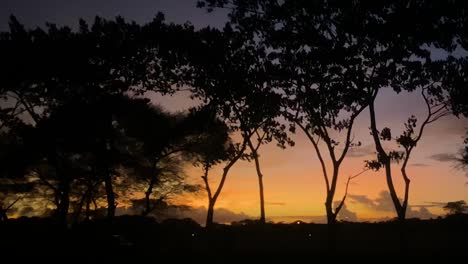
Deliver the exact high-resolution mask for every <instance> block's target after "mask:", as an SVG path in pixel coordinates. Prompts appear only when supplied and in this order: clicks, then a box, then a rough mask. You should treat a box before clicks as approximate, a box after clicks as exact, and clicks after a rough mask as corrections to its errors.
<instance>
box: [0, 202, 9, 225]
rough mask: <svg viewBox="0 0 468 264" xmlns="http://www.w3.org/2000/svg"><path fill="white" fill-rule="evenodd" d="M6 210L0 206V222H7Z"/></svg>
mask: <svg viewBox="0 0 468 264" xmlns="http://www.w3.org/2000/svg"><path fill="white" fill-rule="evenodd" d="M6 212H7V210H6V209H3V207H1V206H0V222H4V221H7V220H8V215H7V213H6Z"/></svg>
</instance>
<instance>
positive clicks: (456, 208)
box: [444, 200, 466, 215]
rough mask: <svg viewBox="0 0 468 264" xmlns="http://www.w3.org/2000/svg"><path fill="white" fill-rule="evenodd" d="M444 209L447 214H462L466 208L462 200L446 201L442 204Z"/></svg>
mask: <svg viewBox="0 0 468 264" xmlns="http://www.w3.org/2000/svg"><path fill="white" fill-rule="evenodd" d="M444 210H446V211H447V212H448V214H449V215H458V214H462V213H463V212H464V211H465V210H466V202H465V201H463V200H460V201H455V202H448V203H447V204H446V205H445V206H444Z"/></svg>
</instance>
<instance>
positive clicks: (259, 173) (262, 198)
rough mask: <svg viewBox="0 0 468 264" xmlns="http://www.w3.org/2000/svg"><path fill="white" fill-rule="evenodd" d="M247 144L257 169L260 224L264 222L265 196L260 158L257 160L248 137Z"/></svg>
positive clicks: (255, 152) (256, 152)
mask: <svg viewBox="0 0 468 264" xmlns="http://www.w3.org/2000/svg"><path fill="white" fill-rule="evenodd" d="M248 144H249V147H250V150H251V151H252V155H253V157H254V160H255V169H256V171H257V176H258V188H259V193H260V219H259V222H260V223H261V224H265V196H264V191H263V174H262V171H261V170H260V160H259V157H258V151H257V149H256V148H255V147H254V146H253V144H252V141H251V140H250V138H249V140H248ZM259 144H260V143H259Z"/></svg>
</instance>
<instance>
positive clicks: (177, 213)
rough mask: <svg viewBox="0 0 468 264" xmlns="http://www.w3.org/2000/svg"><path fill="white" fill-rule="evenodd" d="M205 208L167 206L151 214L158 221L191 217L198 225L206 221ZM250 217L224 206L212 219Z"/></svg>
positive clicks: (133, 211)
mask: <svg viewBox="0 0 468 264" xmlns="http://www.w3.org/2000/svg"><path fill="white" fill-rule="evenodd" d="M139 212H141V210H139V211H138V210H136V209H135V208H132V207H129V208H118V209H117V215H125V214H130V215H132V214H138V213H139ZM206 214H207V209H206V208H205V207H188V206H169V207H167V208H166V209H164V210H159V211H155V212H154V213H153V214H151V216H153V217H155V218H156V219H157V220H158V221H161V220H164V219H168V218H177V219H182V218H192V219H193V220H195V221H196V222H197V223H199V224H200V225H204V224H205V221H206ZM251 218H252V217H251V216H249V215H247V214H245V213H242V212H241V213H236V212H233V211H231V210H228V209H225V208H217V209H215V212H214V221H215V222H218V223H231V222H233V221H240V220H245V219H251Z"/></svg>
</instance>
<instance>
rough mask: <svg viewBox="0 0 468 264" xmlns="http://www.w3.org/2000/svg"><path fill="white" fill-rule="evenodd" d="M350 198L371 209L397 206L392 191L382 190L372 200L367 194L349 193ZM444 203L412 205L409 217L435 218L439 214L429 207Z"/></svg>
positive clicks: (378, 209)
mask: <svg viewBox="0 0 468 264" xmlns="http://www.w3.org/2000/svg"><path fill="white" fill-rule="evenodd" d="M349 198H350V199H352V200H353V201H355V202H357V203H360V204H363V205H364V206H367V207H368V208H369V209H371V210H375V211H380V212H394V211H395V207H394V205H393V202H392V199H391V197H390V193H389V192H388V191H381V192H380V193H379V196H378V197H377V198H376V199H374V200H372V199H370V198H368V197H367V196H365V195H349ZM441 204H442V203H438V202H437V203H435V202H433V203H429V204H427V205H410V206H408V208H407V210H406V217H407V218H420V219H430V218H435V217H437V215H435V214H433V213H431V212H430V211H429V209H427V208H428V207H439V206H440V205H441Z"/></svg>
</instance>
